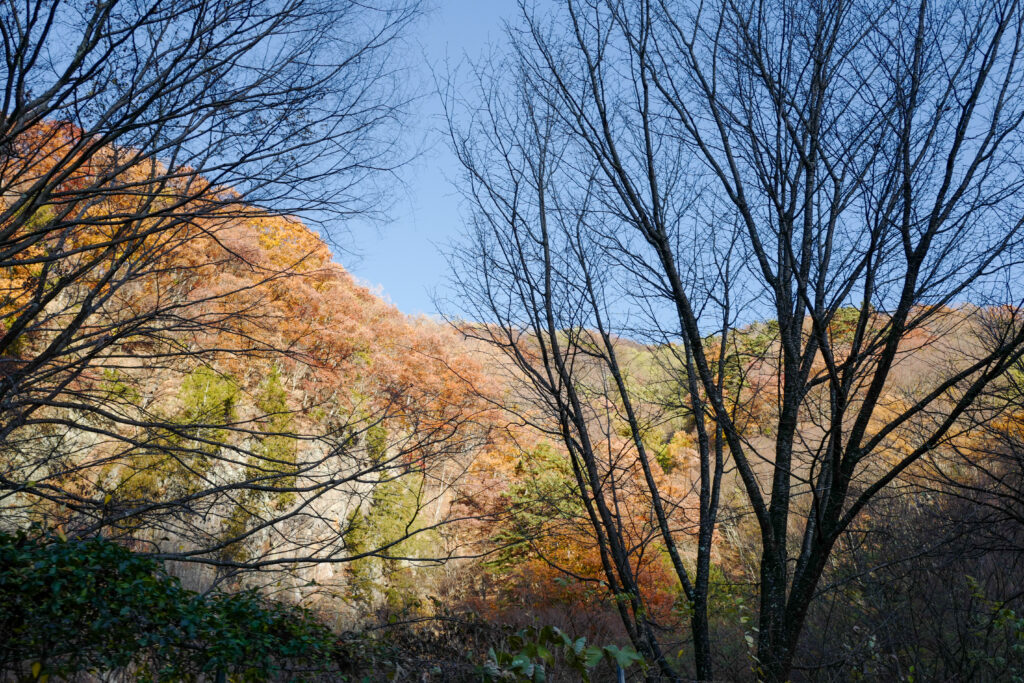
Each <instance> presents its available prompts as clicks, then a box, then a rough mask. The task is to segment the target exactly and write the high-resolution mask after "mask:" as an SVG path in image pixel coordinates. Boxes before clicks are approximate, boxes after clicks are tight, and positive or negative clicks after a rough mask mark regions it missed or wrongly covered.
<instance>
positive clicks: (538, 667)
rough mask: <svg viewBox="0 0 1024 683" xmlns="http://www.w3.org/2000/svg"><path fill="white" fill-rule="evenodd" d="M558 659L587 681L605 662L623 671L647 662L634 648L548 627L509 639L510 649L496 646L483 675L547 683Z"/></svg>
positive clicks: (490, 678)
mask: <svg viewBox="0 0 1024 683" xmlns="http://www.w3.org/2000/svg"><path fill="white" fill-rule="evenodd" d="M558 661H560V662H561V663H562V664H563V666H564V667H565V668H566V669H568V670H569V671H571V672H573V674H575V675H576V676H578V678H579V680H581V681H584V682H585V683H586V682H589V681H590V673H591V671H592V670H593V669H595V668H596V667H597V666H598V665H600V664H601V663H602V662H607V663H608V664H609V665H611V666H612V667H618V668H621V669H623V670H625V669H628V668H629V667H631V666H632V665H634V664H640V665H641V666H643V665H644V660H643V657H641V656H640V655H639V654H638V653H637V652H636V651H635V650H634V649H633V648H631V647H625V648H619V647H616V646H615V645H605V646H604V647H598V646H597V645H589V646H588V645H587V639H586V638H576V639H573V638H571V637H570V636H569V635H568V634H566V633H565V632H563V631H562V630H560V629H558V628H555V627H553V626H545V627H543V628H540V629H537V628H528V629H524V630H522V631H520V632H519V633H518V634H516V635H515V636H513V637H512V638H511V639H510V640H509V649H508V650H500V651H495V650H494V649H493V648H492V649H491V650H490V651H489V652H488V653H487V661H486V662H485V663H484V665H483V667H481V674H482V675H483V679H484V680H485V681H488V682H489V683H497V682H498V681H516V682H519V681H522V682H529V683H543V682H544V681H546V680H547V678H548V670H549V669H550V668H551V667H553V666H555V664H556V662H558Z"/></svg>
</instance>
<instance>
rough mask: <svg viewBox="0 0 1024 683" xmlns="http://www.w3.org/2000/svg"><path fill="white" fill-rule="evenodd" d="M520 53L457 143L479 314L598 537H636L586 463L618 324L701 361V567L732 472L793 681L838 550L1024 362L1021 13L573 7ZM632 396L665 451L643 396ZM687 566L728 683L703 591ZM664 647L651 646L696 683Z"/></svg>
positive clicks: (539, 21)
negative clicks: (802, 641) (571, 471)
mask: <svg viewBox="0 0 1024 683" xmlns="http://www.w3.org/2000/svg"><path fill="white" fill-rule="evenodd" d="M509 38H510V43H511V50H510V52H511V54H512V60H513V62H514V64H515V66H516V68H515V69H514V70H506V71H505V73H508V72H509V71H512V72H513V73H514V74H515V80H516V83H517V87H516V88H515V89H514V90H512V89H508V91H507V92H508V94H507V95H503V94H500V93H494V92H492V93H490V97H489V98H488V99H486V100H485V104H486V106H484V107H479V105H477V104H475V103H471V105H470V106H469V107H468V108H467V111H468V112H469V113H468V116H469V118H468V119H463V120H462V122H461V123H459V124H457V125H456V126H455V127H454V131H455V132H454V139H455V144H456V148H457V149H459V150H460V153H461V155H462V158H463V160H464V164H465V166H466V168H467V176H468V181H467V183H468V184H467V187H468V188H469V196H470V199H471V206H472V207H473V209H474V216H475V222H474V225H475V226H476V229H475V230H474V232H473V233H472V238H471V240H470V241H469V242H468V243H467V247H466V251H464V252H463V257H464V258H463V259H462V261H461V262H460V263H461V264H462V265H463V266H464V267H465V266H469V267H472V268H473V271H472V272H473V275H469V274H466V275H460V276H459V279H460V281H461V283H462V284H463V287H464V292H465V294H466V305H467V306H469V307H470V308H471V310H475V311H478V312H481V313H482V314H485V319H486V320H489V321H493V322H495V323H496V325H495V326H494V327H492V328H488V334H487V336H488V337H489V338H490V340H491V341H493V342H494V343H496V344H498V345H499V346H500V347H501V348H503V349H505V350H507V351H508V352H509V353H510V355H511V356H512V357H513V358H514V359H515V360H516V361H517V363H518V364H519V365H520V366H521V367H522V369H523V370H524V372H525V373H526V376H527V377H528V378H529V380H530V382H531V385H532V386H533V387H534V388H535V389H536V391H537V393H538V394H540V395H542V396H544V397H546V398H545V400H546V403H544V405H545V406H546V407H547V408H548V410H549V411H550V413H551V415H553V416H556V417H557V419H558V423H559V425H560V430H559V431H560V433H561V434H562V436H563V438H564V439H565V444H566V447H567V449H568V450H569V452H570V454H571V455H572V457H574V458H578V459H579V462H580V463H581V468H580V471H581V476H580V477H579V479H578V483H579V486H580V489H581V492H582V494H583V495H584V497H590V498H591V499H592V500H593V502H594V525H595V528H596V529H598V532H599V533H601V531H602V530H607V529H608V528H610V527H613V526H614V525H615V519H614V514H612V513H610V512H609V513H608V514H605V512H604V511H602V509H601V506H600V499H601V497H602V495H605V496H607V495H610V491H609V489H608V488H607V487H608V483H607V482H608V479H607V478H602V477H601V476H600V472H599V471H596V472H595V471H593V470H591V472H590V473H589V479H588V476H587V475H588V473H587V472H586V469H585V467H583V465H586V464H587V463H588V462H589V459H590V458H591V456H590V454H589V453H588V452H587V446H586V443H585V441H584V439H585V434H586V433H587V432H588V430H589V429H590V428H591V426H592V422H588V420H587V418H586V416H584V415H583V414H581V408H580V407H579V406H577V405H576V402H577V394H578V393H579V391H580V387H581V386H585V384H586V382H587V379H588V377H587V374H586V373H588V372H592V370H591V369H590V368H592V366H593V365H594V363H597V364H599V365H600V366H601V368H602V372H604V373H607V374H608V376H610V377H612V378H616V377H617V375H618V372H617V370H616V365H617V361H616V359H615V353H614V347H615V345H614V339H615V335H617V334H623V335H626V336H631V337H633V338H636V339H638V340H640V341H646V342H652V343H656V344H662V345H664V344H666V343H673V344H677V345H678V347H681V349H682V350H681V351H680V355H681V362H680V363H677V364H676V367H677V368H678V369H685V372H678V376H679V380H680V388H681V391H682V393H683V394H684V395H685V396H686V399H685V402H686V403H687V407H688V408H689V410H690V411H692V414H693V415H695V416H696V417H697V420H696V421H697V424H698V425H701V426H700V427H698V429H697V433H698V435H700V437H701V443H702V446H701V448H700V482H699V488H700V490H701V501H702V502H701V507H700V512H701V519H700V537H701V542H700V545H699V548H698V557H700V556H701V555H700V554H701V553H703V552H706V546H705V545H704V544H705V543H707V544H710V542H711V539H712V535H713V532H714V528H715V524H716V501H717V500H718V489H719V487H720V486H721V478H720V473H721V471H722V464H721V458H724V457H725V456H726V454H727V457H728V467H734V468H735V470H736V473H737V478H738V482H739V483H738V487H739V490H740V491H741V492H742V495H743V496H744V498H745V500H746V506H747V509H748V510H749V512H750V513H751V514H752V516H753V518H754V519H755V520H756V523H757V529H758V535H759V538H760V545H761V555H760V562H759V569H758V571H759V574H760V576H759V579H758V582H759V596H760V597H759V599H760V607H759V617H758V619H759V623H758V632H757V646H756V672H757V675H758V676H759V677H760V678H762V679H764V680H770V681H782V680H786V679H787V678H788V676H789V674H790V671H791V670H792V667H793V665H794V657H795V655H796V652H797V645H798V642H799V638H800V633H801V629H802V626H803V624H804V620H805V617H806V614H807V610H808V607H809V606H810V605H811V603H812V601H813V600H814V598H815V596H816V593H817V591H818V589H819V583H820V579H821V576H822V573H823V571H824V569H825V567H826V565H827V563H828V560H829V557H830V555H831V553H832V551H833V548H834V547H835V544H836V542H837V540H838V539H840V538H841V537H842V535H843V534H844V532H845V531H846V530H848V529H849V528H850V526H851V524H852V523H853V522H854V521H855V520H857V519H858V517H859V515H860V514H861V513H862V511H864V509H865V508H866V507H867V506H869V505H870V503H871V501H872V499H873V498H874V497H875V496H876V495H877V494H878V493H879V492H881V491H882V490H884V489H886V487H887V486H889V485H890V484H892V483H893V482H894V481H896V480H897V479H899V478H900V477H901V475H903V474H904V473H905V472H906V471H907V469H908V468H909V467H911V466H912V465H913V464H914V463H916V462H917V461H919V460H920V459H921V458H922V457H923V456H925V455H926V454H928V453H930V452H932V451H934V450H935V449H936V448H938V447H940V446H941V445H943V443H944V442H945V441H946V440H947V439H948V438H949V437H950V435H951V430H952V431H958V428H956V426H957V425H958V424H960V422H961V421H962V420H963V418H964V417H965V413H966V412H967V411H968V410H969V409H971V408H972V406H975V405H976V404H977V402H978V399H979V397H980V396H981V395H982V394H983V393H984V392H985V391H986V389H987V388H989V387H991V386H992V385H993V383H994V382H997V381H999V378H1001V377H1002V376H1003V375H1004V374H1005V373H1006V371H1007V370H1008V368H1010V367H1012V365H1013V364H1014V363H1015V362H1016V361H1017V360H1018V359H1019V358H1020V356H1021V354H1022V353H1024V325H1022V321H1021V304H1022V303H1024V301H1022V296H1024V293H1022V292H1021V290H1020V287H1019V286H1018V284H1017V283H1018V281H1019V276H1020V258H1021V255H1022V251H1021V247H1022V244H1021V237H1022V230H1021V229H1022V223H1024V218H1022V217H1024V206H1022V199H1021V197H1022V196H1024V195H1022V194H1021V189H1022V185H1024V174H1022V173H1021V171H1022V168H1021V165H1022V163H1024V161H1022V160H1024V154H1022V149H1021V143H1022V142H1024V140H1022V130H1021V122H1022V118H1024V96H1022V95H1024V92H1022V90H1021V87H1022V85H1024V80H1022V71H1021V65H1020V59H1021V57H1022V55H1024V50H1022V40H1024V10H1022V8H1021V6H1020V4H1019V3H1018V2H1015V1H1013V0H976V1H975V0H969V1H968V0H965V1H963V2H952V1H951V2H939V3H929V2H923V1H922V2H895V3H892V2H885V3H876V2H871V1H868V0H850V1H846V2H832V3H815V2H802V1H792V2H790V1H786V2H781V3H762V2H742V1H741V2H735V1H725V0H723V1H722V2H712V3H707V2H700V3H698V2H685V1H681V2H673V1H670V0H650V1H646V0H645V1H641V2H617V1H615V0H583V1H580V2H577V1H575V0H571V1H570V2H567V3H565V5H564V6H562V7H561V9H560V10H556V11H553V12H540V11H538V10H536V9H535V8H533V7H532V6H531V5H527V4H524V5H523V21H522V23H521V24H520V26H519V28H518V29H516V30H513V31H511V32H510V34H509ZM513 93H514V94H513ZM479 111H483V112H484V115H483V116H477V115H476V114H475V113H474V112H479ZM490 112H497V113H498V116H497V118H498V120H499V123H498V124H494V123H492V122H491V120H490V118H488V115H487V114H488V113H490ZM474 117H475V118H474ZM491 118H494V117H491ZM969 304H973V306H971V305H969ZM993 311H999V316H1000V320H1001V325H1000V327H999V329H1000V330H1001V332H1000V334H999V335H997V337H998V338H997V339H996V340H995V342H992V341H991V338H990V335H987V334H983V332H982V330H983V329H984V328H986V327H987V326H986V324H985V322H984V318H985V317H986V316H991V315H993ZM756 321H765V322H763V323H762V326H763V330H762V331H763V332H764V335H763V336H764V337H765V339H762V340H761V341H760V342H759V343H757V344H751V343H748V342H747V341H745V340H744V337H745V336H749V335H748V332H749V327H747V326H749V325H750V324H752V323H754V322H756ZM983 337H984V340H983V339H982V338H983ZM982 341H984V343H982ZM936 347H941V348H942V354H941V357H942V359H943V362H941V363H940V362H933V363H920V362H917V363H916V364H915V358H917V359H920V358H922V355H921V353H920V351H921V349H922V348H936ZM584 359H586V361H587V362H584ZM730 359H731V360H730ZM737 377H738V381H737ZM612 386H615V387H616V388H615V390H614V391H613V392H612V393H613V395H614V396H615V404H616V407H617V409H618V410H622V411H624V413H625V414H626V415H627V416H628V417H629V423H630V431H631V432H632V434H633V435H634V438H635V439H636V443H635V452H636V457H638V458H640V459H641V460H643V459H644V457H645V456H644V448H643V443H642V439H641V438H639V436H640V434H642V431H643V429H642V427H643V425H642V423H641V422H640V421H639V420H634V419H633V417H632V416H631V415H630V409H629V405H630V397H631V396H633V395H635V394H634V390H633V389H631V388H630V387H629V385H628V384H625V383H619V382H614V383H612ZM755 399H756V400H755ZM681 402H683V401H681ZM755 407H756V410H755ZM632 412H633V413H634V414H636V413H637V412H638V411H636V410H634V411H632ZM705 420H707V422H705ZM705 425H710V426H705ZM712 434H714V435H715V436H717V438H710V436H711V435H712ZM706 442H711V443H712V444H713V446H712V445H704V444H705V443H706ZM723 445H724V446H725V452H722V451H716V450H715V449H717V448H721V447H722V446H723ZM602 487H604V488H602ZM651 500H652V505H656V501H657V500H658V496H657V490H656V488H654V487H652V488H651ZM671 531H672V530H671V528H668V529H666V530H665V533H664V534H663V539H664V541H665V543H666V544H667V546H668V547H669V548H672V547H673V543H674V540H675V539H676V538H677V537H674V536H673V534H672V533H671ZM613 550H614V542H613V541H609V553H610V559H609V562H610V563H611V564H612V565H614V566H613V567H612V569H611V570H610V572H615V573H617V574H618V575H620V576H623V575H625V574H626V572H624V571H623V570H622V569H620V568H619V566H618V565H616V564H615V563H616V562H619V560H618V558H617V557H616V553H615V552H612V551H613ZM619 564H622V563H621V562H619ZM677 574H678V577H679V580H680V583H681V585H682V586H683V588H684V590H685V591H686V593H687V596H688V597H689V598H690V599H691V600H692V601H693V605H694V618H695V621H694V624H693V629H694V634H695V637H696V643H695V646H696V647H695V649H696V657H697V672H698V676H699V677H700V678H710V676H711V668H710V666H711V659H712V658H713V656H712V655H711V654H710V653H711V652H712V648H711V647H710V646H709V645H707V644H704V643H702V642H701V637H700V636H699V635H697V634H698V631H699V629H700V628H702V626H701V625H700V623H699V620H698V616H697V615H699V614H700V612H701V601H702V600H703V601H705V602H706V597H705V596H704V595H702V594H701V591H702V590H705V591H706V583H705V584H704V585H703V586H702V585H701V577H700V565H699V564H698V570H697V579H696V581H695V582H694V583H692V584H691V583H688V581H687V575H686V573H685V568H682V570H680V571H678V572H677ZM705 577H706V573H705ZM613 585H614V584H613ZM624 589H625V592H626V593H627V594H630V595H631V600H633V601H634V602H635V603H637V604H639V603H640V602H642V596H639V595H633V594H632V593H631V590H632V587H631V586H629V584H626V585H625V586H624ZM640 613H641V614H643V611H642V610H640ZM628 616H629V615H627V617H628ZM629 618H630V619H633V620H634V621H636V622H637V623H638V626H642V623H641V622H642V619H637V618H636V616H632V617H629ZM631 635H633V634H631ZM653 636H654V634H653V633H651V634H650V635H649V636H647V635H641V634H639V632H638V633H637V634H636V635H634V638H635V639H637V640H638V644H639V645H642V646H644V650H645V651H646V652H647V653H648V654H649V655H654V656H655V657H656V658H658V661H659V663H660V664H661V669H662V671H663V672H665V673H668V674H669V675H674V674H672V673H671V672H670V671H669V669H671V666H670V665H669V664H668V663H667V662H665V661H664V659H663V658H661V657H660V654H659V652H658V650H657V648H656V647H655V646H654V645H653V644H652V639H653ZM644 639H647V640H646V644H645V640H644Z"/></svg>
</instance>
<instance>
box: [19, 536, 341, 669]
mask: <svg viewBox="0 0 1024 683" xmlns="http://www.w3.org/2000/svg"><path fill="white" fill-rule="evenodd" d="M0 605H2V608H0V669H2V670H4V671H11V672H15V673H17V674H18V675H19V676H24V677H27V676H29V675H31V678H33V679H35V680H45V678H47V677H48V676H67V675H69V674H72V673H75V672H80V671H110V670H117V669H129V670H131V671H132V672H133V674H134V675H135V677H136V678H138V679H140V680H154V679H158V680H164V679H179V680H180V679H185V680H188V679H193V678H196V677H198V676H200V675H202V674H217V673H221V672H223V673H224V674H230V675H232V676H233V677H235V678H236V679H241V680H247V681H261V680H268V679H271V678H273V677H274V676H275V675H276V674H278V673H280V672H282V671H285V670H288V671H292V672H297V671H299V670H303V669H304V670H317V671H322V670H324V668H326V667H329V666H330V663H331V658H332V655H333V653H334V648H335V643H334V637H333V636H332V634H331V633H330V632H329V631H328V630H327V629H326V628H325V627H324V626H322V625H321V624H319V623H318V622H317V621H316V620H315V619H314V617H313V616H312V615H311V614H310V613H309V612H308V611H306V610H303V609H301V608H298V607H293V606H288V605H283V604H279V603H274V602H269V601H267V600H266V599H264V598H263V597H261V596H260V595H259V594H257V593H255V592H252V591H246V592H241V593H233V594H213V595H209V596H204V595H199V594H197V593H194V592H192V591H188V590H185V589H183V588H182V587H181V585H180V584H179V582H178V580H177V579H176V578H174V577H171V576H168V575H167V573H166V572H164V571H163V569H162V568H161V566H160V565H159V564H158V563H157V562H155V561H154V560H152V559H149V558H146V557H144V556H141V555H138V554H135V553H132V552H130V551H129V550H127V549H125V548H123V547H121V546H119V545H117V544H115V543H112V542H110V541H106V540H103V539H98V538H97V539H86V540H66V539H61V538H56V539H55V538H43V539H30V538H29V537H27V536H26V535H24V534H20V535H18V536H10V535H6V534H0Z"/></svg>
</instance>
